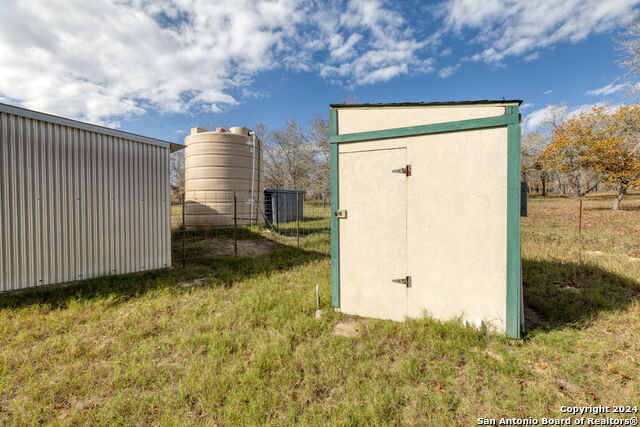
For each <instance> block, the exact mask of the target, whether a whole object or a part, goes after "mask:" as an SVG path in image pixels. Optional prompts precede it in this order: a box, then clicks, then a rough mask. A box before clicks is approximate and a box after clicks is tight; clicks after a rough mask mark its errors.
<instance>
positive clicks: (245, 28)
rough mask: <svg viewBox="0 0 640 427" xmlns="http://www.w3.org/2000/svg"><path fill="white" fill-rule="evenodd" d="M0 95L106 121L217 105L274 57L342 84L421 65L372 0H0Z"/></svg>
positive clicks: (395, 23) (279, 63)
mask: <svg viewBox="0 0 640 427" xmlns="http://www.w3.org/2000/svg"><path fill="white" fill-rule="evenodd" d="M0 10H2V13H0V97H1V98H2V99H11V100H13V101H14V102H12V103H19V104H21V105H23V106H25V107H27V108H33V109H36V110H41V111H46V112H50V113H54V114H59V115H62V116H66V117H72V118H77V119H81V120H87V121H90V122H94V123H101V124H116V123H115V122H114V121H113V120H114V119H115V118H121V117H126V116H129V115H138V114H143V113H145V112H146V111H149V110H157V111H160V112H167V113H176V112H187V111H192V110H203V111H211V112H217V111H221V110H224V109H225V108H228V107H229V106H231V105H235V104H237V103H238V102H240V101H242V100H243V99H245V98H246V97H248V95H247V94H249V93H251V91H250V90H249V91H248V88H250V87H251V84H252V79H253V78H254V77H255V76H256V75H257V74H258V73H260V72H263V71H265V70H269V69H273V68H276V67H285V68H290V69H298V70H306V71H310V72H318V73H319V74H321V75H322V76H325V77H327V78H328V79H331V80H332V81H337V82H338V83H340V84H342V85H345V86H357V85H365V84H371V83H375V82H380V81H386V80H389V79H391V78H393V77H395V76H398V75H400V74H407V73H412V72H420V73H425V72H430V71H432V66H431V64H432V60H431V59H429V58H422V57H420V54H419V51H420V50H421V49H422V48H424V46H425V44H426V43H427V42H426V41H418V40H417V39H416V37H415V36H414V35H413V34H412V32H411V29H410V28H409V26H408V25H407V24H406V22H405V20H404V18H403V17H402V16H401V15H400V14H398V13H396V12H393V11H391V10H389V9H388V8H386V7H385V6H384V5H383V4H382V3H381V1H378V0H345V1H344V2H343V3H342V4H340V5H339V6H336V4H335V3H334V2H331V1H326V2H317V3H316V2H314V3H311V2H304V1H303V0H218V1H216V2H211V1H209V0H153V1H152V0H92V1H89V2H88V1H84V0H66V1H64V2H63V1H60V0H57V1H54V0H52V1H48V2H15V1H13V0H0Z"/></svg>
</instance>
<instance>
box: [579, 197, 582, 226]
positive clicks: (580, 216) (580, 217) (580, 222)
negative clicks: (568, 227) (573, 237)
mask: <svg viewBox="0 0 640 427" xmlns="http://www.w3.org/2000/svg"><path fill="white" fill-rule="evenodd" d="M578 234H582V199H580V213H579V214H578Z"/></svg>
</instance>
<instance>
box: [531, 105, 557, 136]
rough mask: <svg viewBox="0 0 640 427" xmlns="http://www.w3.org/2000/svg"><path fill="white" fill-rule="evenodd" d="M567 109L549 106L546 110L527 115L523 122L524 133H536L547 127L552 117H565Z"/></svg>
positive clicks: (542, 109) (541, 109)
mask: <svg viewBox="0 0 640 427" xmlns="http://www.w3.org/2000/svg"><path fill="white" fill-rule="evenodd" d="M566 111H567V107H565V106H558V105H548V106H546V107H544V108H540V109H538V110H534V111H532V112H530V113H529V114H527V115H526V116H525V117H524V118H523V120H522V130H523V131H524V132H535V131H537V130H539V129H541V128H544V127H546V126H547V124H548V122H549V120H550V119H551V117H552V116H554V115H556V116H559V117H564V116H565V115H566Z"/></svg>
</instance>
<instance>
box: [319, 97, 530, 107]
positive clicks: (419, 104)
mask: <svg viewBox="0 0 640 427" xmlns="http://www.w3.org/2000/svg"><path fill="white" fill-rule="evenodd" d="M522 102H523V101H522V100H521V99H483V100H478V101H439V102H390V103H377V104H329V106H330V107H331V108H357V107H429V106H434V107H437V106H446V105H474V104H479V105H482V104H513V103H517V104H518V105H521V104H522Z"/></svg>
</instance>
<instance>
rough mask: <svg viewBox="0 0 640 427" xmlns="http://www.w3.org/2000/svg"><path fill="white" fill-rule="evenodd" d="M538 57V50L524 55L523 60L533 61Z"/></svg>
mask: <svg viewBox="0 0 640 427" xmlns="http://www.w3.org/2000/svg"><path fill="white" fill-rule="evenodd" d="M538 58H540V52H533V53H532V54H529V55H527V56H525V57H524V60H525V62H531V61H535V60H536V59H538Z"/></svg>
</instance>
